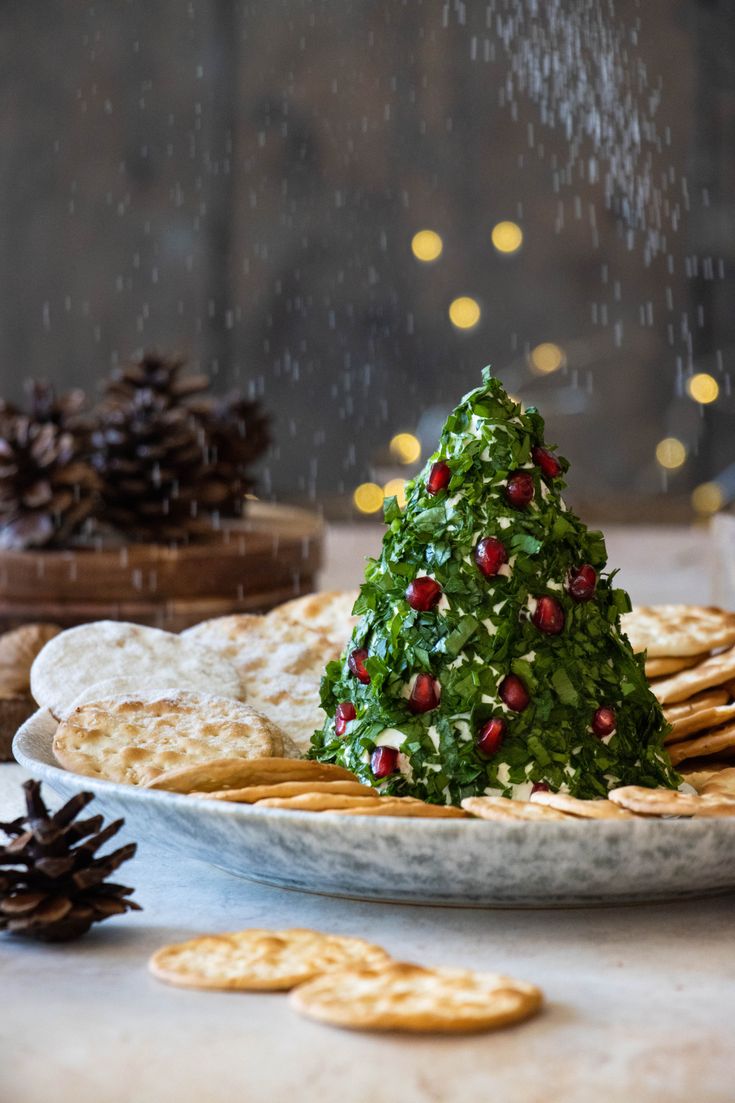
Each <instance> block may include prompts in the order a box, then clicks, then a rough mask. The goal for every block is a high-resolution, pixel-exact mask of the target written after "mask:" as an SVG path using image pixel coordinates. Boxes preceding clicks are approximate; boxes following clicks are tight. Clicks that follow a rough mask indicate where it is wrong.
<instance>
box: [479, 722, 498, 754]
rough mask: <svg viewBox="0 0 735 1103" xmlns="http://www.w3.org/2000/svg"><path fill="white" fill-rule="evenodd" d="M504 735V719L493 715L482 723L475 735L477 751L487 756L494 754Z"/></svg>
mask: <svg viewBox="0 0 735 1103" xmlns="http://www.w3.org/2000/svg"><path fill="white" fill-rule="evenodd" d="M504 735H505V720H501V719H500V717H499V716H493V718H492V720H488V722H487V724H483V726H482V727H481V728H480V734H479V735H478V737H477V749H478V751H481V752H482V753H483V754H486V755H488V756H489V755H493V754H495V753H496V752H497V751H499V750H500V744H501V743H502V742H503V736H504Z"/></svg>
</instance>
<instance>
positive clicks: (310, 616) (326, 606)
mask: <svg viewBox="0 0 735 1103" xmlns="http://www.w3.org/2000/svg"><path fill="white" fill-rule="evenodd" d="M358 594H359V590H329V591H325V592H323V593H317V594H307V595H306V596H305V597H297V598H294V600H293V601H287V602H285V603H284V604H283V605H277V606H276V608H275V609H271V611H270V613H267V614H266V620H267V621H269V622H270V623H272V624H279V623H284V622H286V623H289V624H294V625H297V626H302V625H305V626H306V627H307V628H311V629H312V630H313V631H316V632H319V633H321V634H322V635H324V636H326V637H327V639H329V641H330V642H331V643H332V645H333V646H334V647H335V648H336V650H337V652H338V653H341V652H342V651H343V650H344V648H345V647H346V645H347V641H348V640H349V638H350V636H351V635H352V629H353V628H354V627H355V625H356V624H357V622H358V620H359V619H360V618H359V617H355V616H353V615H352V607H353V605H354V604H355V602H356V601H357V597H358Z"/></svg>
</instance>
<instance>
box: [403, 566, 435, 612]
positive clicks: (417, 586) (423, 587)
mask: <svg viewBox="0 0 735 1103" xmlns="http://www.w3.org/2000/svg"><path fill="white" fill-rule="evenodd" d="M441 596H442V588H441V586H440V585H439V583H438V582H435V581H434V579H433V578H429V577H428V576H426V575H421V577H420V578H414V580H413V582H409V584H408V586H407V587H406V601H407V602H408V604H409V605H410V606H411V608H412V609H418V611H419V612H420V613H427V612H429V610H430V609H433V608H434V606H435V605H437V604H438V602H439V599H440V598H441Z"/></svg>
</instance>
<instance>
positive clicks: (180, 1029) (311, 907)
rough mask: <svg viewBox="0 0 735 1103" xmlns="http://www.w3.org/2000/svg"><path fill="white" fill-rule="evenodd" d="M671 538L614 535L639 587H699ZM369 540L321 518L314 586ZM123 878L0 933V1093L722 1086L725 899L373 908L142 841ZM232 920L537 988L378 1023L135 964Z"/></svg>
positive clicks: (730, 1093)
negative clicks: (500, 1013)
mask: <svg viewBox="0 0 735 1103" xmlns="http://www.w3.org/2000/svg"><path fill="white" fill-rule="evenodd" d="M679 536H680V539H679V541H678V543H677V540H676V537H675V536H674V537H673V544H672V540H671V539H669V538H668V537H667V538H666V539H664V538H663V535H662V533H661V531H659V532H658V533H653V534H652V536H651V538H650V539H649V540H648V542H647V541H646V540H645V539H643V537H642V536H641V534H640V533H639V534H638V538H637V539H636V538H634V539H631V538H629V539H628V540H627V541H625V540H623V541H622V542H621V549H622V550H625V549H627V555H628V558H627V560H626V561H625V562H624V563H623V564H622V565H623V577H622V582H623V584H627V585H628V586H629V587H630V588H631V589H632V590H634V596H635V597H637V599H638V600H642V599H643V597H644V596H648V597H649V600H659V601H660V600H667V599H668V600H677V598H678V599H679V600H681V599H682V597H681V595H682V593H686V595H687V597H688V598H689V599H690V600H706V599H707V598H708V596H709V592H708V591H707V590H706V589H705V587H706V585H707V583H706V572H705V574H704V576H703V575H702V572H701V562H702V560H701V558H700V555H701V553H702V552H703V551H704V550H706V549H705V546H704V543H703V536H702V534H696V533H695V534H694V535H692V534H689V533H686V534H685V533H681V534H679ZM629 537H630V534H629ZM377 539H378V533H377V529H373V528H372V527H371V526H366V527H365V528H359V529H358V528H352V527H350V528H345V529H344V530H339V529H338V530H332V532H331V533H330V539H329V545H328V558H327V572H326V577H325V580H324V581H325V583H326V585H327V586H330V585H348V584H351V583H352V582H355V581H356V580H357V577H358V576H359V572H360V567H359V560H360V559H361V557H362V556H363V555H365V554H370V553H371V552H374V550H375V548H376V546H377ZM616 541H617V536H616V535H614V536H613V539H612V540H610V541H609V544H610V545H611V551H613V545H614V544H615V542H616ZM651 541H653V543H654V544H656V542H658V543H657V546H656V547H655V548H654V547H653V544H652V542H651ZM634 549H637V551H636V550H634ZM611 558H615V559H616V560H617V562H620V558H621V557H620V555H618V556H616V557H613V556H612V555H611ZM623 558H624V557H623ZM698 563H699V568H698ZM703 578H704V581H703ZM697 587H699V589H697ZM636 589H638V590H639V591H640V592H639V593H636V592H635V591H636ZM24 776H25V775H24V774H23V771H22V770H21V769H20V767H18V766H14V765H4V766H0V821H2V820H7V819H10V818H12V817H13V816H14V815H17V814H18V812H19V811H20V809H21V803H22V802H21V791H20V788H19V786H20V783H21V781H22V780H23V778H24ZM49 795H50V794H49ZM120 880H122V881H123V882H124V883H127V884H133V885H135V887H136V894H135V896H136V899H137V900H138V901H139V902H140V903H141V904H142V905H143V907H144V909H145V910H144V911H143V912H141V913H139V914H132V915H129V916H126V917H122V918H116V919H113V920H110V921H108V922H107V923H105V924H102V925H99V926H98V927H97V929H96V930H94V931H93V932H91V933H90V934H89V935H88V936H87V937H85V938H83V939H82V940H80V941H78V942H75V943H71V944H68V945H61V946H52V945H48V946H47V945H40V944H34V943H30V942H22V941H20V940H14V939H10V938H8V937H4V936H0V994H1V996H2V1003H3V1008H2V1010H3V1013H2V1015H1V1016H0V1101H1V1103H48V1100H51V1099H53V1100H54V1103H72V1101H73V1103H128V1101H135V1103H164V1101H167V1100H169V1099H171V1100H175V1101H176V1103H199V1101H202V1103H220V1101H222V1103H225V1101H227V1103H232V1101H233V1100H242V1101H243V1103H278V1101H280V1100H289V1101H294V1103H296V1101H298V1103H301V1101H302V1100H303V1101H307V1103H309V1101H312V1100H314V1101H319V1103H337V1101H339V1103H443V1101H465V1100H466V1101H468V1103H475V1101H477V1100H482V1099H492V1100H498V1101H502V1103H553V1101H556V1100H559V1101H561V1100H564V1103H577V1101H579V1103H582V1101H584V1103H588V1101H589V1100H590V1099H595V1100H598V1101H601V1103H617V1101H620V1103H649V1101H650V1103H658V1101H662V1100H666V1101H667V1103H679V1101H681V1103H684V1101H686V1103H692V1101H696V1103H720V1101H721V1103H729V1101H731V1100H732V1099H733V1098H734V1089H733V1081H734V1079H735V1076H734V1074H735V1059H734V1058H733V1055H732V1038H731V1035H732V1030H731V1025H730V1024H731V1022H732V1021H733V1019H735V983H734V982H735V964H734V959H733V954H732V932H733V918H734V917H735V896H733V895H730V896H727V897H720V898H717V899H710V900H702V901H695V902H686V903H677V904H671V905H663V904H658V905H651V906H643V907H635V908H614V909H599V910H588V909H580V910H567V911H490V910H457V909H442V908H417V907H410V906H395V905H378V904H368V903H359V902H354V901H344V900H335V899H329V898H325V897H317V896H308V895H300V894H297V893H289V892H284V891H281V890H278V889H272V888H267V887H265V886H262V885H257V884H251V883H248V882H246V881H241V880H238V879H237V878H235V877H232V876H230V875H228V874H226V873H221V872H219V871H218V870H215V869H212V868H208V867H205V866H203V865H200V864H197V863H195V862H189V861H182V860H180V859H175V858H172V857H171V856H170V855H169V854H167V853H166V852H165V851H163V850H162V849H159V848H158V846H157V845H156V843H155V841H152V840H141V841H140V848H139V853H138V855H137V856H136V857H135V859H134V860H133V861H131V862H129V863H128V864H127V865H126V866H124V867H123V869H122V870H121V873H120ZM246 926H273V927H279V926H310V927H316V928H320V929H322V930H326V931H333V932H339V933H345V934H347V933H350V934H359V935H363V936H365V937H368V938H370V939H372V940H374V941H376V942H379V943H380V944H381V945H383V946H385V947H386V948H387V949H388V950H389V951H390V952H391V953H393V954H394V955H395V956H397V957H399V958H403V959H405V960H413V961H419V962H423V963H429V964H448V965H455V966H473V967H477V968H484V969H488V970H498V971H503V972H508V973H511V974H514V975H516V976H518V977H521V978H525V979H528V980H531V981H533V982H535V983H536V984H539V985H540V986H541V987H542V988H543V989H544V991H545V993H546V997H547V1001H548V1002H547V1007H546V1009H545V1011H544V1012H543V1014H542V1015H540V1016H539V1017H538V1018H537V1019H536V1020H534V1021H532V1022H530V1023H527V1024H524V1025H522V1026H519V1027H516V1028H512V1029H509V1030H505V1031H500V1032H498V1033H495V1034H492V1033H491V1034H485V1035H477V1036H474V1037H473V1036H469V1037H464V1038H463V1037H457V1038H440V1037H435V1036H432V1037H427V1038H409V1037H407V1036H397V1035H374V1036H373V1035H367V1034H357V1033H351V1032H347V1031H339V1030H336V1029H332V1028H330V1027H326V1026H321V1025H319V1024H317V1023H314V1022H310V1021H308V1020H305V1019H302V1018H300V1017H298V1016H297V1015H295V1014H294V1013H293V1012H291V1011H290V1009H289V1007H288V1004H287V1001H286V1000H285V998H284V997H283V996H281V995H277V994H248V993H224V994H220V993H211V992H195V991H185V990H178V989H173V988H169V987H166V986H164V985H162V984H159V983H157V982H156V981H155V980H153V978H151V977H150V976H149V975H148V973H147V971H146V961H147V958H148V956H149V954H150V953H151V952H152V951H153V950H154V949H156V948H157V947H159V946H161V945H163V944H164V943H166V942H169V941H171V940H178V939H182V938H186V937H190V936H191V935H192V934H195V933H199V932H203V931H210V930H227V929H236V928H239V927H246Z"/></svg>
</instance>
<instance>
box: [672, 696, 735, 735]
mask: <svg viewBox="0 0 735 1103" xmlns="http://www.w3.org/2000/svg"><path fill="white" fill-rule="evenodd" d="M729 721H732V722H733V723H735V703H733V704H730V705H717V706H715V708H711V709H703V710H702V711H701V712H692V713H690V715H689V716H683V717H682V718H681V719H680V720H674V721H672V724H671V731H670V732H669V733H668V735H667V736H666V738H665V740H664V742H665V743H679V742H681V740H682V739H686V738H687V737H688V736H690V735H694V734H695V733H696V732H704V731H709V730H710V729H712V728H718V727H721V726H722V725H723V724H727V723H728V722H729Z"/></svg>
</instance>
